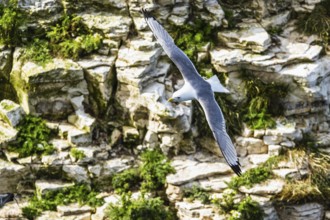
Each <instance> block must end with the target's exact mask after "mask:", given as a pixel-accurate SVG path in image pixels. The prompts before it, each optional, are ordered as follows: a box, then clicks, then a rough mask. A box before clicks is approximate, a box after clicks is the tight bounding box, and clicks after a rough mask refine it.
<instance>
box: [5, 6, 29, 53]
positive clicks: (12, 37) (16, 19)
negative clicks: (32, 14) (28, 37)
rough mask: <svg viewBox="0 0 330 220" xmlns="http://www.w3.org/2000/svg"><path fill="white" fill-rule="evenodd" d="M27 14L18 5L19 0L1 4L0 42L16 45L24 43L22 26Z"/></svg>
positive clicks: (11, 45) (10, 45)
mask: <svg viewBox="0 0 330 220" xmlns="http://www.w3.org/2000/svg"><path fill="white" fill-rule="evenodd" d="M26 16H27V15H25V14H24V12H23V11H22V10H20V9H19V8H18V6H17V0H9V2H8V3H7V4H6V5H4V4H0V44H3V45H6V46H9V47H15V46H18V45H20V44H21V43H22V36H23V31H22V26H23V25H24V23H25V20H26Z"/></svg>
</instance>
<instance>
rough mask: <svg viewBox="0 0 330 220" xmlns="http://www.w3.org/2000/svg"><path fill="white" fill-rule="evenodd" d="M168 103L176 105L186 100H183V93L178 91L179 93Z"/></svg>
mask: <svg viewBox="0 0 330 220" xmlns="http://www.w3.org/2000/svg"><path fill="white" fill-rule="evenodd" d="M167 101H168V102H172V103H175V104H178V103H179V102H182V101H184V100H183V99H182V94H181V91H180V90H178V91H176V92H174V93H173V95H172V97H171V98H169V99H168V100H167Z"/></svg>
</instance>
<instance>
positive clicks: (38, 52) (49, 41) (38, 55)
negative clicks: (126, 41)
mask: <svg viewBox="0 0 330 220" xmlns="http://www.w3.org/2000/svg"><path fill="white" fill-rule="evenodd" d="M45 32H46V33H45V34H43V36H40V37H39V38H36V39H34V41H33V43H32V44H30V45H28V47H27V50H26V53H25V57H26V58H28V59H30V60H32V61H34V62H36V63H39V64H41V65H45V64H46V63H47V62H49V61H50V60H51V59H52V57H53V56H59V57H64V58H71V59H75V60H76V59H78V58H79V57H81V56H84V55H87V54H89V53H91V52H93V51H96V50H98V49H99V48H100V47H101V45H102V40H103V38H102V36H101V35H99V34H97V33H93V32H92V30H90V29H89V28H88V27H87V25H86V24H85V23H84V22H83V19H82V18H81V17H80V16H76V15H68V14H64V15H63V16H62V17H61V18H60V19H59V21H58V22H57V23H56V24H55V25H54V26H51V27H50V28H49V30H45Z"/></svg>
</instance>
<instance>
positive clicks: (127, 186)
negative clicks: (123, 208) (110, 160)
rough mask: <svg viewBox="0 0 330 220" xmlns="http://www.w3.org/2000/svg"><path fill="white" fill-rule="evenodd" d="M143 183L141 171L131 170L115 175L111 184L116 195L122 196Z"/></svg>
mask: <svg viewBox="0 0 330 220" xmlns="http://www.w3.org/2000/svg"><path fill="white" fill-rule="evenodd" d="M141 181H142V179H141V178H140V172H139V169H136V168H131V169H128V170H125V171H123V172H121V173H118V174H116V175H114V176H113V178H112V181H111V182H112V187H113V188H114V190H115V191H116V193H119V194H122V193H127V192H129V191H131V190H132V188H134V187H137V186H139V185H140V182H141Z"/></svg>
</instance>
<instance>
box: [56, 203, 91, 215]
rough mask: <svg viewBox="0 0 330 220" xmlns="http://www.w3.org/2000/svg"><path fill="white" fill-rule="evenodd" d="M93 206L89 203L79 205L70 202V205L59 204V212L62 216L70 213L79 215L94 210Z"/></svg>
mask: <svg viewBox="0 0 330 220" xmlns="http://www.w3.org/2000/svg"><path fill="white" fill-rule="evenodd" d="M92 210H93V209H92V208H91V207H90V206H87V205H83V206H81V205H79V204H77V203H73V204H69V205H59V206H57V212H58V213H59V214H60V216H68V215H79V214H82V213H90V212H92Z"/></svg>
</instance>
